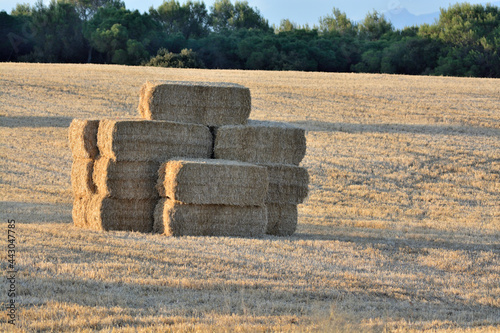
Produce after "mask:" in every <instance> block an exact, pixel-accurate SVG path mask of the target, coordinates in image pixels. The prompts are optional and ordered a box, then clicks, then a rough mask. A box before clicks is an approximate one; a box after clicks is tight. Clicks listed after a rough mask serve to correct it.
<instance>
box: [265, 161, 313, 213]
mask: <svg viewBox="0 0 500 333" xmlns="http://www.w3.org/2000/svg"><path fill="white" fill-rule="evenodd" d="M259 165H260V166H265V167H266V168H267V173H268V175H269V191H268V192H267V198H266V203H281V204H293V205H297V204H300V203H302V202H303V201H304V199H305V198H306V197H307V193H308V185H309V174H308V173H307V169H305V168H302V167H298V166H295V165H286V164H259Z"/></svg>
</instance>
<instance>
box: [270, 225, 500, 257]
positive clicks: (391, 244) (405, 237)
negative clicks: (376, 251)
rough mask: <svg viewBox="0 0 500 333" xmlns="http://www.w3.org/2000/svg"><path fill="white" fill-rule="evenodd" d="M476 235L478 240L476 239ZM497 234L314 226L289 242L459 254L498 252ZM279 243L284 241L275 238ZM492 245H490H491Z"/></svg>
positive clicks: (296, 235)
mask: <svg viewBox="0 0 500 333" xmlns="http://www.w3.org/2000/svg"><path fill="white" fill-rule="evenodd" d="M471 236H472V237H471ZM474 236H475V237H474ZM497 237H498V235H496V234H486V233H482V232H481V231H480V230H478V231H477V233H476V234H474V235H471V231H470V230H464V231H463V232H461V231H457V230H449V231H445V230H428V231H426V232H414V233H411V232H410V233H407V234H405V233H387V231H384V230H378V229H369V228H348V227H347V228H346V227H344V228H343V227H332V226H318V225H315V226H314V227H313V229H309V228H307V227H306V228H303V229H302V230H301V231H298V232H296V233H295V234H293V236H291V237H290V238H287V239H289V240H312V241H316V240H319V241H339V242H349V243H355V244H357V245H358V246H361V247H380V248H383V249H385V250H388V251H400V250H402V249H404V250H405V251H406V252H408V253H412V252H413V253H415V254H418V253H421V252H425V251H426V249H437V250H440V249H445V250H459V251H472V252H474V251H485V252H491V251H498V250H500V247H499V246H498V244H497V241H496V239H497ZM276 239H277V240H279V239H281V238H280V237H276ZM490 244H491V245H490Z"/></svg>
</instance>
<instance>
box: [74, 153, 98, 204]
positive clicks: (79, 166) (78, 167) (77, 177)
mask: <svg viewBox="0 0 500 333" xmlns="http://www.w3.org/2000/svg"><path fill="white" fill-rule="evenodd" d="M93 167H94V160H93V159H88V158H76V159H74V160H73V164H72V166H71V187H72V189H73V196H74V197H75V198H79V197H83V196H90V195H92V194H94V193H95V191H96V188H95V185H94V182H93V181H92V174H93Z"/></svg>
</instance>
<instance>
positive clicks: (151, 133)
mask: <svg viewBox="0 0 500 333" xmlns="http://www.w3.org/2000/svg"><path fill="white" fill-rule="evenodd" d="M97 146H98V147H99V152H100V154H101V155H102V156H106V157H108V158H111V159H113V160H115V161H149V162H158V166H159V164H160V163H162V162H164V161H166V160H168V159H171V158H173V157H194V158H209V157H210V156H211V154H212V134H211V133H210V130H209V128H208V127H206V126H202V125H196V124H181V123H175V122H168V121H151V120H111V119H105V120H101V121H100V124H99V131H98V134H97Z"/></svg>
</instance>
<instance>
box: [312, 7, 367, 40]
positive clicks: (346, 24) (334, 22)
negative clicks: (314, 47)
mask: <svg viewBox="0 0 500 333" xmlns="http://www.w3.org/2000/svg"><path fill="white" fill-rule="evenodd" d="M319 31H321V32H322V33H323V34H327V35H331V34H335V35H339V36H343V35H348V36H356V35H357V33H358V26H357V24H356V23H354V22H353V21H351V20H350V19H348V18H347V15H346V14H345V13H343V12H341V11H340V10H339V9H337V8H333V11H332V14H330V15H326V16H325V17H320V19H319Z"/></svg>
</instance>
